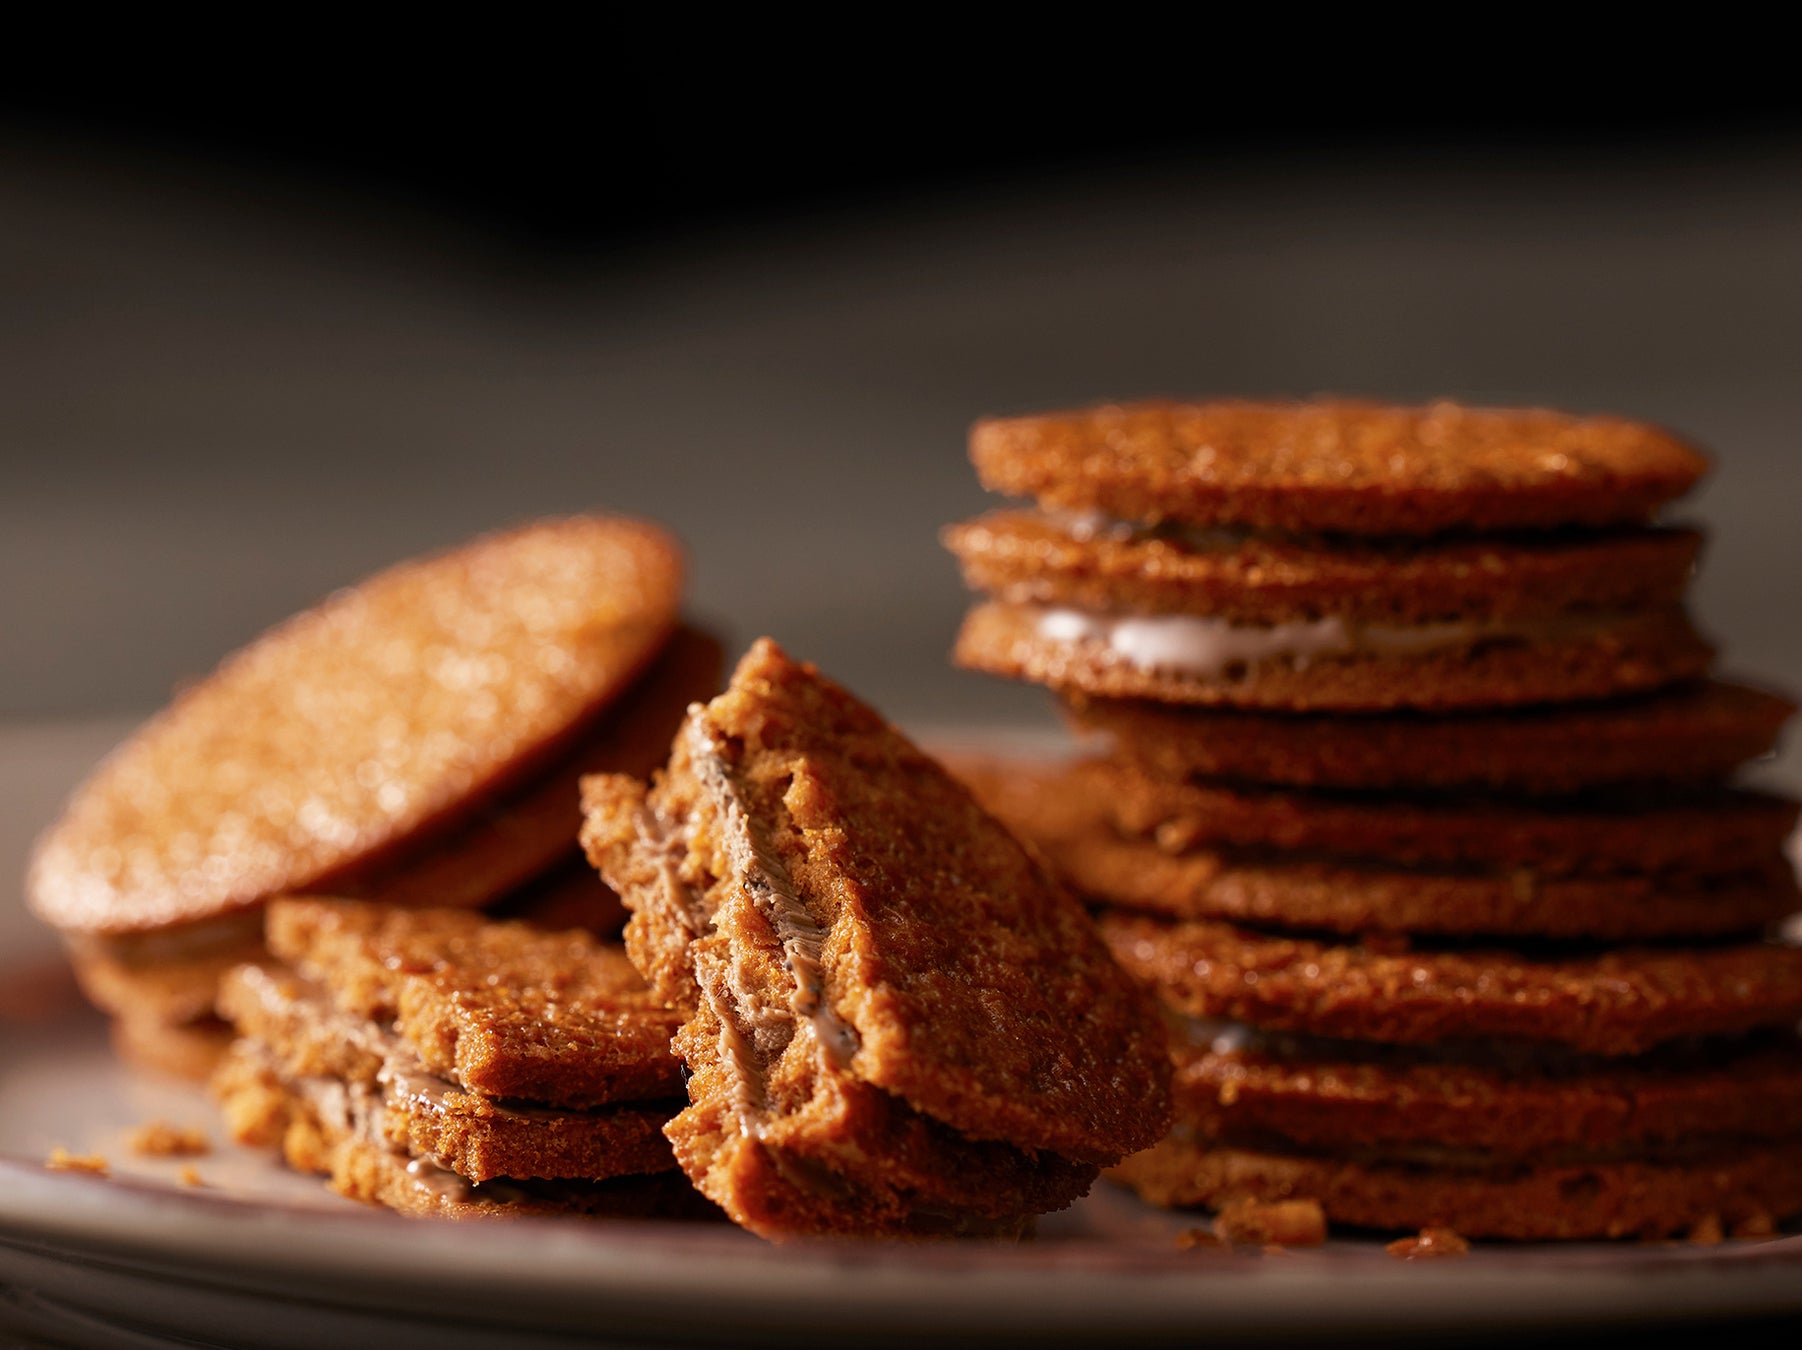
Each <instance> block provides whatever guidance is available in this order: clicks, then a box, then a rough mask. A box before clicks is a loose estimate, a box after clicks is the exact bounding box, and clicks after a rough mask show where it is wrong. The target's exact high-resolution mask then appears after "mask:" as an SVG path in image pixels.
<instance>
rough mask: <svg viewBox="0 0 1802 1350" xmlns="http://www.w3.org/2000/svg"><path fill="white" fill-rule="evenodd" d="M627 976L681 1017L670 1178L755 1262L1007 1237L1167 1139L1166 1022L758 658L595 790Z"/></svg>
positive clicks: (915, 760)
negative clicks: (653, 750)
mask: <svg viewBox="0 0 1802 1350" xmlns="http://www.w3.org/2000/svg"><path fill="white" fill-rule="evenodd" d="M583 805H584V810H585V815H586V825H585V828H584V831H583V843H584V845H585V847H586V848H587V851H588V855H589V858H590V859H591V860H592V861H593V862H594V864H595V866H596V867H597V868H598V869H599V871H600V873H601V875H602V877H603V878H604V879H605V880H606V881H607V883H608V884H609V885H610V886H612V887H614V888H615V889H616V890H617V891H619V893H620V894H621V896H622V898H623V899H624V900H625V902H626V904H627V907H628V908H629V909H630V910H631V911H632V919H631V921H630V923H629V924H628V925H627V929H626V945H627V951H628V954H629V955H630V957H631V959H632V961H633V963H634V964H635V965H636V966H637V967H638V969H639V970H640V972H641V973H643V974H644V976H645V977H646V979H647V980H648V981H649V982H650V983H651V985H652V987H653V988H654V989H655V990H656V991H657V993H658V994H659V995H661V996H662V997H663V999H664V1000H665V1001H666V1002H667V1003H668V1004H669V1005H670V1006H671V1007H672V1008H677V1009H680V1010H682V1011H683V1012H684V1013H685V1015H686V1019H687V1020H686V1021H685V1022H684V1024H683V1026H682V1028H681V1030H680V1031H679V1032H678V1033H677V1036H676V1040H675V1047H676V1051H677V1053H678V1054H679V1055H680V1056H681V1058H682V1059H683V1060H684V1061H685V1063H686V1064H687V1067H688V1070H689V1073H690V1079H689V1083H688V1096H689V1105H688V1107H687V1109H685V1110H683V1111H682V1112H681V1113H680V1114H679V1115H677V1116H676V1117H675V1119H673V1120H672V1121H671V1122H670V1123H669V1125H668V1126H667V1127H666V1128H665V1133H666V1134H667V1136H668V1137H669V1140H670V1142H671V1143H672V1144H673V1146H674V1149H675V1154H676V1159H677V1161H678V1162H679V1163H680V1165H681V1167H682V1169H683V1170H684V1171H685V1172H687V1173H688V1175H689V1177H690V1178H691V1179H692V1180H693V1181H694V1182H695V1184H696V1185H697V1186H698V1187H699V1188H700V1189H701V1191H702V1192H703V1193H705V1194H706V1195H707V1196H708V1197H709V1198H710V1199H712V1200H714V1201H715V1202H716V1203H718V1204H719V1205H720V1206H721V1207H722V1208H723V1209H725V1211H726V1212H727V1214H729V1215H730V1216H731V1217H732V1218H733V1219H734V1220H735V1221H736V1222H738V1223H740V1224H742V1225H744V1226H745V1227H746V1228H749V1229H751V1230H753V1231H755V1232H757V1233H760V1234H762V1235H764V1236H766V1237H771V1238H781V1237H788V1236H798V1235H803V1234H821V1233H846V1234H849V1233H857V1234H890V1235H930V1234H960V1233H998V1234H1007V1233H1018V1232H1019V1231H1021V1229H1022V1228H1023V1227H1024V1226H1025V1224H1026V1222H1027V1220H1028V1219H1029V1218H1030V1217H1031V1216H1032V1215H1034V1214H1038V1213H1043V1212H1046V1211H1049V1210H1054V1209H1059V1208H1062V1207H1063V1206H1065V1205H1067V1204H1069V1203H1070V1202H1071V1201H1072V1200H1074V1199H1076V1198H1077V1197H1078V1196H1080V1195H1082V1194H1083V1193H1084V1192H1085V1191H1086V1190H1087V1189H1088V1187H1089V1185H1090V1184H1091V1183H1092V1182H1093V1180H1094V1179H1095V1177H1096V1175H1097V1174H1098V1171H1099V1169H1100V1168H1101V1167H1103V1166H1105V1165H1108V1164H1111V1163H1112V1162H1114V1161H1117V1160H1118V1159H1120V1158H1121V1157H1123V1156H1125V1155H1127V1154H1129V1153H1132V1152H1134V1151H1136V1150H1138V1149H1141V1148H1144V1147H1146V1146H1148V1145H1149V1144H1151V1143H1153V1142H1155V1141H1156V1140H1157V1139H1158V1138H1159V1137H1160V1136H1161V1134H1162V1132H1163V1131H1164V1129H1165V1128H1166V1127H1167V1125H1168V1122H1169V1117H1170V1106H1169V1081H1168V1078H1169V1075H1168V1068H1167V1061H1166V1060H1165V1057H1164V1056H1165V1049H1164V1044H1163V1040H1162V1034H1161V1030H1160V1027H1159V1022H1158V1019H1157V1018H1156V1017H1154V1016H1152V1015H1150V1013H1149V1011H1148V1009H1147V1005H1146V1003H1145V1001H1144V996H1143V995H1142V994H1141V993H1139V992H1137V991H1136V990H1135V989H1134V988H1133V987H1132V985H1131V983H1130V982H1129V981H1128V980H1127V979H1126V978H1125V977H1124V976H1123V975H1122V974H1121V972H1120V971H1119V969H1118V968H1117V967H1116V966H1115V964H1114V962H1113V960H1112V959H1111V958H1110V956H1109V954H1108V952H1107V950H1106V948H1105V946H1104V945H1103V944H1102V942H1101V941H1100V940H1099V939H1098V937H1097V935H1096V933H1095V930H1094V928H1093V927H1092V925H1091V923H1090V920H1089V918H1088V916H1087V914H1086V913H1085V912H1084V911H1083V909H1082V907H1081V905H1080V904H1079V903H1078V901H1077V900H1076V899H1075V898H1074V896H1073V895H1072V894H1071V893H1070V892H1069V891H1067V890H1066V889H1065V888H1064V887H1063V886H1062V885H1061V884H1059V883H1058V882H1056V881H1054V880H1053V879H1051V878H1050V877H1049V875H1048V874H1047V873H1046V872H1045V871H1044V870H1043V868H1042V867H1041V866H1040V864H1039V863H1038V862H1037V861H1036V860H1035V859H1034V858H1033V857H1032V856H1030V855H1029V854H1028V853H1027V852H1026V851H1025V850H1024V849H1023V848H1022V847H1021V846H1020V845H1019V844H1018V843H1017V842H1016V841H1015V840H1014V838H1013V836H1012V835H1010V834H1009V833H1008V832H1007V830H1006V829H1005V828H1003V827H1002V826H1001V825H999V824H998V823H996V822H995V821H994V820H993V819H992V818H991V817H990V816H988V815H987V814H986V813H985V812H984V811H983V810H982V809H981V808H980V807H979V806H977V805H976V803H975V801H974V800H973V799H972V798H971V797H970V795H969V794H968V792H966V791H965V790H964V788H962V787H961V786H960V785H958V784H957V783H956V782H955V781H954V780H952V779H951V778H950V777H949V776H948V775H947V774H946V773H945V772H944V771H943V770H942V769H941V768H940V767H939V766H938V764H936V763H935V762H934V761H933V760H931V759H930V758H928V757H927V756H925V755H924V754H922V753H921V752H920V751H918V750H917V749H915V748H914V746H913V745H911V744H910V743H909V742H908V741H907V740H906V739H905V738H904V737H903V736H901V735H900V734H899V733H898V732H896V731H895V730H894V729H893V728H892V727H890V726H888V725H887V724H886V723H885V722H884V721H883V720H882V718H881V717H879V716H878V715H877V714H876V713H875V712H873V711H871V710H870V709H869V708H867V707H865V706H864V705H863V704H861V703H859V702H858V701H857V700H856V699H854V698H852V697H851V696H850V695H849V694H847V693H846V692H845V691H844V690H842V689H840V688H839V687H838V686H836V685H834V684H832V683H831V682H830V681H828V680H826V679H824V678H823V677H821V676H820V675H819V673H818V672H817V671H815V670H814V668H813V667H812V666H808V665H802V664H799V663H796V662H794V661H792V660H790V659H789V658H788V657H787V656H786V655H785V654H784V653H783V652H782V650H781V649H780V648H778V647H777V646H776V645H775V644H774V643H773V642H770V641H769V640H767V639H765V640H763V641H760V642H759V643H757V645H756V646H754V647H753V648H752V649H751V651H750V652H749V654H747V655H746V657H745V658H744V660H743V661H742V662H741V663H740V665H739V667H738V670H737V672H736V673H735V674H734V676H733V679H732V683H731V686H730V688H729V689H728V690H727V691H726V693H724V694H722V695H721V696H720V697H719V698H717V699H715V700H714V701H713V702H711V703H709V704H706V705H704V706H703V705H698V704H697V705H696V706H695V707H693V708H691V709H690V711H689V715H688V718H687V721H686V722H685V723H684V724H683V727H682V729H681V731H680V732H679V733H678V735H677V738H676V742H675V745H674V747H673V750H672V754H671V758H670V762H669V765H668V767H667V768H666V769H665V770H664V771H663V773H662V774H661V775H659V777H658V778H657V780H656V781H655V783H654V785H653V786H650V787H649V788H647V787H646V785H645V784H643V783H640V782H638V781H637V780H635V779H632V778H629V777H623V776H619V775H601V776H596V777H592V778H589V779H587V780H585V782H584V799H583Z"/></svg>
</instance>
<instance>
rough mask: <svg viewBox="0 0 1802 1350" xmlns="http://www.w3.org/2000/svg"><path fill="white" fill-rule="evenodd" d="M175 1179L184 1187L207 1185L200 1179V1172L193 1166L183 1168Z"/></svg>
mask: <svg viewBox="0 0 1802 1350" xmlns="http://www.w3.org/2000/svg"><path fill="white" fill-rule="evenodd" d="M175 1179H176V1180H177V1181H179V1182H181V1184H182V1185H184V1186H204V1185H206V1182H204V1181H202V1180H201V1179H200V1170H199V1169H198V1168H196V1167H192V1166H189V1167H184V1168H182V1169H181V1171H179V1172H177V1173H176V1174H175Z"/></svg>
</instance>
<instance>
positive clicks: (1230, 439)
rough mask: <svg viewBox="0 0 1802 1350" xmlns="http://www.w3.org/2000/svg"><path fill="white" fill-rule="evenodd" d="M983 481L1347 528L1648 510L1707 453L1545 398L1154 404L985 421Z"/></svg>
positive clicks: (1519, 523)
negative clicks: (1540, 405)
mask: <svg viewBox="0 0 1802 1350" xmlns="http://www.w3.org/2000/svg"><path fill="white" fill-rule="evenodd" d="M970 457H971V459H972V460H973V461H974V463H975V465H976V471H977V473H978V475H979V476H980V477H981V479H982V482H983V486H985V487H987V488H989V489H991V490H993V491H997V492H1006V493H1010V494H1013V495H1016V496H1028V497H1036V498H1037V499H1038V500H1039V501H1040V502H1042V503H1043V504H1044V505H1046V506H1050V507H1056V508H1061V509H1068V510H1096V511H1104V512H1106V513H1108V514H1109V515H1113V516H1119V517H1122V518H1124V519H1127V520H1141V521H1160V520H1176V521H1183V522H1185V523H1188V524H1194V525H1249V526H1253V527H1256V528H1260V529H1276V530H1295V531H1304V532H1308V531H1317V530H1323V531H1334V532H1342V533H1346V534H1366V535H1370V534H1375V535H1383V534H1433V533H1438V532H1440V531H1444V530H1458V529H1468V530H1507V529H1543V528H1547V527H1552V526H1559V525H1584V526H1605V525H1617V524H1627V523H1633V522H1638V521H1642V520H1645V519H1646V518H1647V517H1649V516H1650V515H1652V513H1653V512H1655V511H1656V510H1658V508H1660V507H1661V506H1663V505H1665V504H1666V503H1668V502H1670V501H1673V500H1675V499H1676V498H1678V497H1681V496H1682V495H1683V494H1684V493H1686V492H1688V491H1689V490H1690V489H1691V488H1692V487H1694V486H1695V484H1696V482H1697V481H1698V480H1699V479H1700V478H1701V477H1702V475H1703V473H1704V472H1706V470H1707V467H1708V461H1707V460H1706V458H1705V457H1704V456H1703V455H1702V454H1701V453H1700V452H1698V451H1697V450H1695V449H1694V448H1692V447H1690V446H1688V445H1685V444H1684V443H1683V442H1681V441H1679V440H1678V439H1677V438H1676V437H1674V436H1672V435H1671V434H1670V433H1668V432H1666V431H1663V430H1660V429H1659V428H1657V427H1652V426H1647V425H1645V424H1643V423H1637V422H1629V421H1626V420H1624V419H1621V418H1616V417H1574V416H1570V415H1568V414H1564V413H1557V412H1549V411H1544V410H1538V409H1487V408H1465V407H1460V406H1458V405H1456V404H1452V403H1435V404H1430V405H1428V406H1425V407H1418V408H1406V407H1393V406H1386V405H1382V404H1375V403H1362V402H1353V401H1340V400H1322V401H1318V402H1312V403H1256V402H1244V401H1231V400H1222V401H1218V402H1208V403H1176V402H1148V403H1138V404H1127V405H1115V406H1105V407H1099V408H1092V409H1088V410H1086V411H1081V412H1067V413H1051V414H1045V415H1041V416H1033V417H1014V418H997V419H991V420H988V421H983V422H978V423H977V424H976V426H975V427H974V428H973V429H972V430H971V433H970Z"/></svg>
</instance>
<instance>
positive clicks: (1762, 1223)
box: [1733, 1214, 1777, 1238]
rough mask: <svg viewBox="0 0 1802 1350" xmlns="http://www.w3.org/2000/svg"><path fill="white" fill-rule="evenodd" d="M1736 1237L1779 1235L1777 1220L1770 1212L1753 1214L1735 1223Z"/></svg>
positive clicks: (1734, 1234)
mask: <svg viewBox="0 0 1802 1350" xmlns="http://www.w3.org/2000/svg"><path fill="white" fill-rule="evenodd" d="M1733 1236H1734V1237H1736V1238H1768V1237H1776V1236H1777V1221H1776V1220H1775V1219H1773V1218H1772V1217H1771V1216H1770V1215H1769V1214H1753V1215H1751V1216H1750V1217H1748V1218H1744V1219H1741V1220H1740V1221H1739V1222H1738V1223H1736V1224H1734V1225H1733Z"/></svg>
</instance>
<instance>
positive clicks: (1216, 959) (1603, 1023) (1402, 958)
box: [1101, 913, 1802, 1055]
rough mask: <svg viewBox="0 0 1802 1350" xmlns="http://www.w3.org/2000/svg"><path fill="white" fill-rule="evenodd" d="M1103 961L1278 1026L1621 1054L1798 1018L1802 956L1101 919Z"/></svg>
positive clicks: (1189, 1002)
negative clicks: (1515, 945) (1561, 948)
mask: <svg viewBox="0 0 1802 1350" xmlns="http://www.w3.org/2000/svg"><path fill="white" fill-rule="evenodd" d="M1101 930H1102V933H1103V935H1104V936H1105V937H1106V938H1107V940H1108V944H1109V946H1110V947H1112V949H1113V952H1114V955H1115V957H1116V958H1117V959H1118V960H1119V961H1120V963H1121V965H1122V966H1124V967H1125V968H1126V970H1127V971H1128V972H1129V973H1130V974H1131V975H1132V976H1133V977H1134V978H1135V979H1138V980H1140V981H1141V982H1143V983H1144V984H1146V985H1147V986H1149V987H1152V988H1155V989H1156V990H1157V992H1158V995H1159V997H1161V998H1162V999H1163V1001H1164V1003H1165V1005H1166V1006H1167V1007H1169V1008H1170V1009H1172V1010H1173V1011H1175V1012H1178V1013H1183V1014H1187V1015H1191V1016H1196V1017H1217V1018H1226V1019H1229V1020H1232V1021H1236V1022H1246V1023H1249V1024H1250V1025H1252V1026H1256V1027H1261V1028H1266V1029H1274V1030H1279V1031H1298V1032H1307V1033H1311V1034H1313V1035H1319V1036H1333V1037H1339V1038H1343V1039H1348V1040H1369V1041H1388V1042H1397V1043H1403V1044H1421V1043H1427V1042H1433V1041H1443V1040H1448V1039H1465V1038H1478V1037H1503V1038H1510V1039H1521V1040H1531V1041H1544V1042H1548V1043H1551V1044H1555V1045H1566V1046H1570V1047H1571V1048H1573V1049H1576V1050H1581V1051H1584V1052H1586V1053H1590V1054H1598V1055H1631V1054H1638V1053H1641V1052H1642V1051H1645V1050H1649V1049H1651V1048H1652V1047H1653V1046H1656V1045H1659V1044H1662V1043H1663V1042H1666V1041H1670V1040H1675V1039H1677V1038H1679V1037H1685V1036H1724V1035H1733V1034H1737V1033H1742V1032H1748V1031H1753V1030H1756V1029H1758V1028H1762V1027H1781V1026H1790V1025H1794V1024H1795V1022H1796V1021H1797V1020H1798V1019H1802V948H1797V947H1791V946H1786V945H1781V944H1776V943H1744V944H1734V945H1730V946H1720V947H1704V948H1698V949H1695V950H1687V949H1673V948H1621V949H1617V950H1609V951H1604V952H1601V953H1600V954H1583V955H1556V954H1552V955H1544V956H1539V955H1528V954H1525V953H1523V952H1519V951H1505V950H1480V949H1456V950H1445V949H1426V950H1414V951H1410V950H1392V949H1391V948H1390V944H1389V943H1381V944H1376V945H1365V944H1352V943H1329V942H1320V941H1315V940H1313V939H1308V938H1292V937H1276V936H1272V935H1269V934H1264V933H1259V932H1255V931H1252V930H1250V929H1245V928H1239V927H1235V926H1234V925H1232V924H1229V923H1221V922H1216V921H1210V920H1188V921H1181V922H1176V923H1171V922H1166V921H1163V920H1159V919H1153V918H1146V917H1142V916H1138V915H1127V914H1123V913H1111V914H1107V915H1104V916H1103V918H1102V920H1101Z"/></svg>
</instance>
